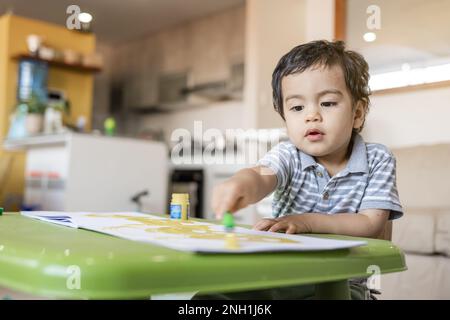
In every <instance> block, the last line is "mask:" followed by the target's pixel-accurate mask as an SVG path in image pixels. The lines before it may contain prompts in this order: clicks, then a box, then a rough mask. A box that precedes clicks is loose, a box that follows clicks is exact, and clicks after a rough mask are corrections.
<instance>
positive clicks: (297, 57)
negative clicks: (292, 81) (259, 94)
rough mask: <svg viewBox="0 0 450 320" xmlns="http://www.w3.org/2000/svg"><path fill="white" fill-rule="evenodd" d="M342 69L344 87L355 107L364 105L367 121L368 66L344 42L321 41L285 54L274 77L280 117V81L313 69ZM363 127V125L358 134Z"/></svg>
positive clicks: (282, 115)
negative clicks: (321, 67)
mask: <svg viewBox="0 0 450 320" xmlns="http://www.w3.org/2000/svg"><path fill="white" fill-rule="evenodd" d="M334 65H339V66H341V68H342V71H343V72H344V77H345V84H346V85H347V88H348V90H349V91H350V94H351V96H352V104H353V106H355V105H356V103H357V102H359V101H361V102H363V105H364V119H365V115H366V114H367V112H368V111H369V104H370V99H369V96H370V94H371V92H370V88H369V77H370V76H369V65H368V64H367V62H366V60H364V57H363V56H362V55H360V54H359V53H357V52H355V51H350V50H345V43H344V42H343V41H334V42H330V41H326V40H318V41H312V42H308V43H305V44H301V45H299V46H296V47H295V48H293V49H292V50H291V51H289V52H288V53H287V54H285V55H284V56H283V57H282V58H281V59H280V61H278V64H277V66H276V67H275V70H274V71H273V74H272V90H273V106H274V108H275V111H277V112H278V113H279V114H280V116H281V117H282V118H283V120H285V118H284V111H283V93H282V91H281V80H282V79H283V77H285V76H287V75H290V74H293V73H299V72H303V71H305V70H306V69H308V68H310V67H313V66H326V67H331V66H334ZM363 127H364V121H363V123H362V125H361V127H360V128H359V129H358V130H357V132H360V131H361V130H362V128H363Z"/></svg>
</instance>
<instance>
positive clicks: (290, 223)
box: [253, 214, 311, 234]
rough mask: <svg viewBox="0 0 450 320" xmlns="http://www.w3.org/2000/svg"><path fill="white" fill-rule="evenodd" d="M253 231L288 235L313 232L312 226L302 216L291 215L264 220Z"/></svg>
mask: <svg viewBox="0 0 450 320" xmlns="http://www.w3.org/2000/svg"><path fill="white" fill-rule="evenodd" d="M253 229H255V230H260V231H270V232H285V233H288V234H295V233H310V232H311V228H310V226H309V225H308V223H307V222H306V219H305V217H303V216H302V215H301V214H291V215H288V216H284V217H281V218H276V219H262V220H260V221H259V222H257V223H256V224H255V226H254V227H253Z"/></svg>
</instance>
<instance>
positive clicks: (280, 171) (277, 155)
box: [257, 142, 292, 189]
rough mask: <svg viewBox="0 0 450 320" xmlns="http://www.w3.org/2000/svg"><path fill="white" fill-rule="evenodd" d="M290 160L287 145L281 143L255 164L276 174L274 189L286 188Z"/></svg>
mask: <svg viewBox="0 0 450 320" xmlns="http://www.w3.org/2000/svg"><path fill="white" fill-rule="evenodd" d="M290 158H291V157H290V153H289V149H288V147H287V145H286V144H285V143H283V142H281V143H279V144H277V145H276V146H275V147H273V148H272V149H271V150H270V151H269V152H267V153H266V154H265V155H264V157H262V158H261V159H260V160H259V161H258V162H257V165H259V166H264V167H267V168H270V169H271V170H272V171H273V172H274V173H275V174H276V176H277V186H276V189H279V188H281V187H283V186H286V184H287V183H288V180H289V177H290V175H291V171H292V166H291V161H290Z"/></svg>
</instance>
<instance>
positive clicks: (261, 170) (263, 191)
mask: <svg viewBox="0 0 450 320" xmlns="http://www.w3.org/2000/svg"><path fill="white" fill-rule="evenodd" d="M276 185H277V176H276V175H275V173H274V172H273V171H272V170H271V169H269V168H267V167H263V166H256V167H252V168H246V169H242V170H239V171H238V172H237V173H236V174H235V175H234V176H233V177H231V178H229V179H227V180H225V181H224V182H222V183H220V184H218V185H216V186H215V187H214V190H213V196H212V208H213V210H214V213H215V215H216V217H217V218H221V217H222V215H223V214H224V213H225V212H226V211H230V212H235V211H238V210H239V209H242V208H245V207H246V206H248V205H250V204H253V203H256V202H258V201H260V200H261V199H263V198H264V197H266V196H267V195H268V194H270V193H271V192H272V191H274V190H275V187H276Z"/></svg>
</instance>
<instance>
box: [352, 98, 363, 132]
mask: <svg viewBox="0 0 450 320" xmlns="http://www.w3.org/2000/svg"><path fill="white" fill-rule="evenodd" d="M364 117H365V106H364V102H363V101H358V102H357V103H356V106H355V111H354V112H353V129H359V128H361V126H362V125H363V123H364Z"/></svg>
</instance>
